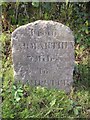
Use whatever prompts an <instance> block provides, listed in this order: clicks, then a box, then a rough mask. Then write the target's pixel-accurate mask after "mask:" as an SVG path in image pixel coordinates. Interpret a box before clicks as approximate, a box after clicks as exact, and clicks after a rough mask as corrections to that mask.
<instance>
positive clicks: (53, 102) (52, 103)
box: [50, 99, 56, 107]
mask: <svg viewBox="0 0 90 120" xmlns="http://www.w3.org/2000/svg"><path fill="white" fill-rule="evenodd" d="M55 103H56V99H54V100H52V101H51V102H50V105H51V107H52V106H54V105H55Z"/></svg>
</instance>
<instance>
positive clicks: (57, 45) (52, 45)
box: [20, 42, 74, 49]
mask: <svg viewBox="0 0 90 120" xmlns="http://www.w3.org/2000/svg"><path fill="white" fill-rule="evenodd" d="M20 46H21V45H20ZM69 46H71V47H73V46H74V43H73V42H46V43H44V42H35V43H34V42H33V43H31V42H29V43H23V44H22V46H21V48H22V49H67V48H68V47H69Z"/></svg>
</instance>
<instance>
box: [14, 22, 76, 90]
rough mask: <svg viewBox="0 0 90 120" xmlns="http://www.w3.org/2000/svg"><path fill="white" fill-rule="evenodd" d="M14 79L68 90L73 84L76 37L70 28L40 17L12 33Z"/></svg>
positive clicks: (33, 84)
mask: <svg viewBox="0 0 90 120" xmlns="http://www.w3.org/2000/svg"><path fill="white" fill-rule="evenodd" d="M12 58H13V66H14V77H15V80H21V81H22V82H23V83H25V82H29V83H30V85H32V86H37V85H40V86H44V87H48V88H59V89H63V90H65V91H69V90H70V87H71V85H72V83H73V69H74V36H73V34H72V31H71V30H70V29H69V27H67V26H65V25H63V24H61V23H58V22H54V21H45V20H38V21H35V22H32V23H29V24H27V25H23V26H20V27H19V28H17V29H16V30H15V31H14V32H13V33H12Z"/></svg>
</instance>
